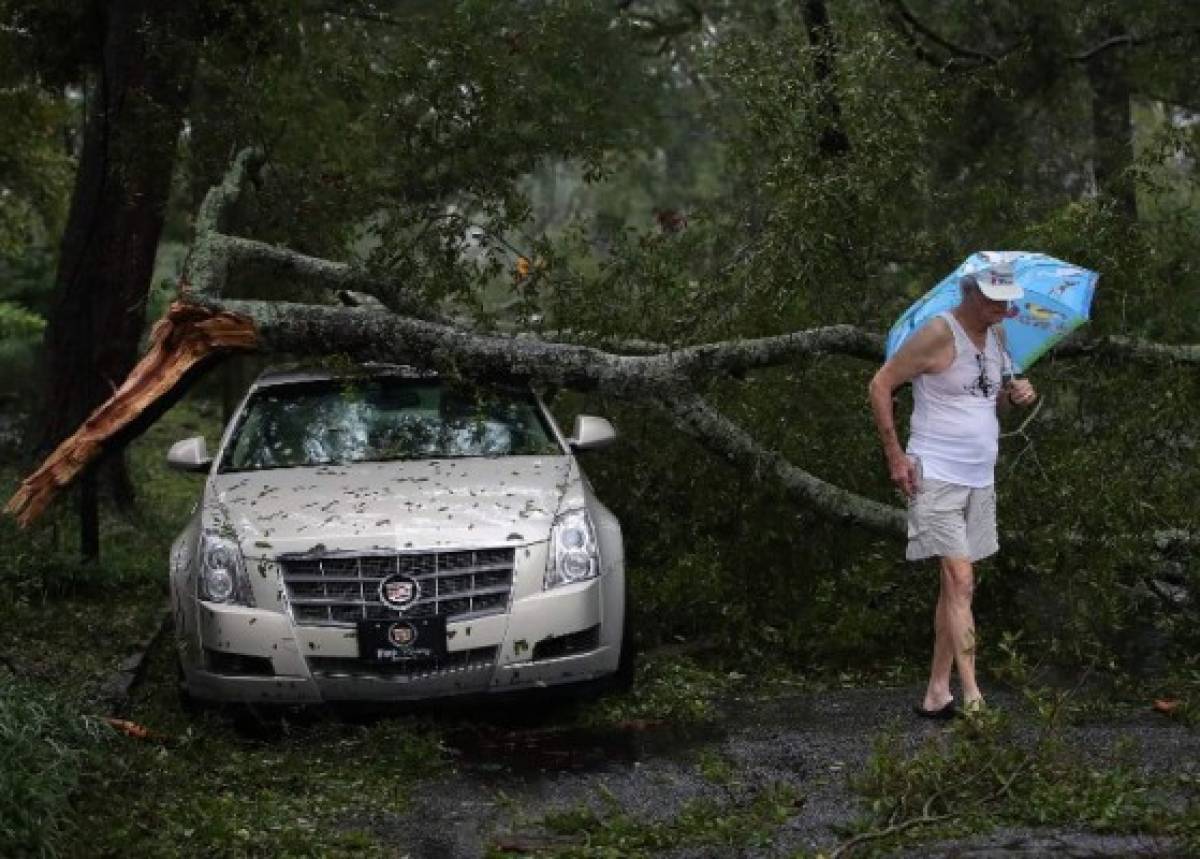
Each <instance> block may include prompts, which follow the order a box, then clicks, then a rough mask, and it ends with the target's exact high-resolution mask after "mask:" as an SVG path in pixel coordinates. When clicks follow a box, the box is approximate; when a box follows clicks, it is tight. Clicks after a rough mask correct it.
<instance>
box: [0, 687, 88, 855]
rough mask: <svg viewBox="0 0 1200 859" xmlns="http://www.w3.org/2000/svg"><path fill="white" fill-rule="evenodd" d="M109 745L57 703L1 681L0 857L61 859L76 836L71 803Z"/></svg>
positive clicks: (58, 700) (67, 707)
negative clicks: (62, 849)
mask: <svg viewBox="0 0 1200 859" xmlns="http://www.w3.org/2000/svg"><path fill="white" fill-rule="evenodd" d="M109 740H111V736H110V735H109V731H108V730H107V728H106V727H105V726H104V725H102V724H101V723H100V722H98V721H97V720H95V719H91V718H88V717H85V716H82V715H80V713H78V712H77V711H75V710H74V709H73V708H72V707H71V706H70V705H69V704H66V703H65V702H63V701H62V700H61V698H60V696H58V695H55V694H52V693H47V692H46V691H45V690H44V689H38V688H35V687H34V686H33V685H32V684H30V683H28V682H27V681H23V680H19V679H12V678H3V677H0V855H3V856H23V855H43V856H53V855H56V854H57V853H58V851H59V847H60V845H62V844H64V843H65V842H66V841H67V837H68V836H69V835H71V834H73V833H74V832H75V830H76V824H75V817H74V814H73V812H72V809H71V805H70V797H71V795H72V793H73V792H74V791H76V789H77V788H78V786H79V783H80V780H81V779H82V777H83V770H84V768H85V766H87V765H88V763H89V761H93V760H96V759H98V758H99V757H100V754H101V751H102V749H103V747H104V745H105V743H106V742H107V741H109Z"/></svg>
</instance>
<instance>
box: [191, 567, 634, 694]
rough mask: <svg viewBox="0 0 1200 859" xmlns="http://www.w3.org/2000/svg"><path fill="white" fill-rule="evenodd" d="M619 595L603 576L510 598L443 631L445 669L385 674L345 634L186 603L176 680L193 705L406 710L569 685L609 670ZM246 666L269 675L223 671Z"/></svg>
mask: <svg viewBox="0 0 1200 859" xmlns="http://www.w3.org/2000/svg"><path fill="white" fill-rule="evenodd" d="M622 586H623V583H622V582H620V581H619V580H618V578H617V577H615V576H613V575H611V574H607V573H606V574H604V575H602V576H601V577H600V578H598V579H593V580H592V581H589V582H584V583H581V584H578V585H569V586H566V587H562V588H556V589H554V590H551V591H545V592H537V593H533V594H528V595H525V596H521V595H520V593H519V592H518V593H514V597H513V600H512V603H511V607H510V611H509V612H507V613H504V614H494V615H489V616H486V617H478V618H474V619H470V620H463V621H456V622H452V623H449V624H448V625H447V639H448V640H447V649H448V650H449V658H448V659H447V660H444V661H439V662H436V663H433V664H430V663H414V664H412V665H405V664H398V665H385V666H380V665H375V664H372V663H367V662H363V661H361V660H359V658H358V655H359V654H358V635H357V632H356V631H355V630H354V629H353V628H347V627H328V626H326V627H317V626H297V625H294V624H293V622H292V620H291V617H290V616H289V615H288V614H287V613H286V611H278V610H272V609H254V608H245V607H241V606H227V605H219V604H214V603H209V602H205V601H203V600H199V599H196V598H194V597H187V598H184V601H185V603H190V605H185V606H182V607H181V608H182V609H183V610H182V611H180V612H177V617H178V616H179V615H184V616H187V615H190V618H189V619H194V621H195V623H194V626H193V625H192V624H186V623H185V626H184V631H183V634H182V636H181V641H180V644H181V653H182V654H183V659H182V662H183V667H184V673H185V677H186V680H187V684H188V691H189V693H190V694H191V695H193V696H195V697H197V698H201V699H205V700H214V701H227V702H253V703H277V704H305V703H317V702H321V701H372V702H388V701H411V700H418V699H424V698H438V697H446V696H452V695H466V694H475V693H487V692H507V691H514V690H519V689H529V688H538V687H546V686H553V685H558V684H565V683H577V682H582V681H586V680H591V679H596V678H599V677H602V676H604V675H607V674H611V673H612V672H614V671H615V670H616V668H617V663H618V659H619V651H620V622H619V620H620V617H619V616H620V613H621V611H622V610H623V606H622V605H621V604H620V603H614V599H619V598H620V589H621V588H622ZM606 615H607V616H608V617H607V619H608V621H609V622H608V623H606V622H605V621H606ZM188 627H190V629H189V628H188ZM214 654H216V655H219V656H221V657H222V658H221V659H220V660H214V658H213V655H214ZM225 657H230V658H225ZM243 657H245V658H248V660H246V659H242V658H243ZM249 660H253V661H254V662H256V663H258V664H261V665H263V666H266V665H267V664H268V660H269V666H270V668H269V672H270V673H269V674H268V673H267V671H263V672H261V673H259V674H257V675H248V674H239V673H231V671H230V670H229V666H234V668H235V669H236V666H237V665H238V664H240V663H241V662H244V661H249ZM218 661H219V662H220V663H221V665H222V668H221V669H220V670H215V669H216V666H215V665H214V663H215V662H218Z"/></svg>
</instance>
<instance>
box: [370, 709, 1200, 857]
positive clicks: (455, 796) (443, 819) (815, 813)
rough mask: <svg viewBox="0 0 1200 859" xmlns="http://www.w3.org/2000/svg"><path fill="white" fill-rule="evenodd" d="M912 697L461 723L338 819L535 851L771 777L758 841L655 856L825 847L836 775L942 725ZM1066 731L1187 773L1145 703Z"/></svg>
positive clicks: (437, 848)
mask: <svg viewBox="0 0 1200 859" xmlns="http://www.w3.org/2000/svg"><path fill="white" fill-rule="evenodd" d="M918 692H919V690H918V689H917V688H916V687H909V688H877V689H848V690H834V691H828V692H820V693H818V692H805V693H797V694H791V695H786V696H782V697H772V698H769V699H765V700H751V699H745V698H743V699H733V700H729V701H727V702H725V704H724V706H723V713H722V716H721V718H720V720H719V721H718V723H717V724H715V725H713V726H709V727H707V728H705V729H702V730H692V731H687V732H680V731H677V730H675V729H673V728H672V727H671V726H670V725H667V724H663V723H656V722H636V721H635V722H629V723H626V724H623V725H618V726H616V727H614V728H611V729H605V730H583V729H556V728H552V727H546V726H545V724H539V720H538V718H537V716H536V715H534V716H532V717H528V718H527V719H526V720H525V721H524V723H522V720H521V719H518V720H516V721H515V722H513V721H512V720H505V719H501V720H499V721H498V722H497V721H492V720H486V721H479V722H475V723H468V724H469V727H466V728H463V729H461V730H458V731H455V732H452V733H450V734H449V735H448V737H447V739H446V742H447V745H448V746H449V748H450V751H451V754H452V755H453V756H454V758H455V760H456V766H455V767H454V769H453V771H452V772H451V773H450V774H448V775H445V776H443V777H441V778H438V779H436V780H434V781H432V782H427V783H423V784H422V787H421V790H420V795H419V797H418V798H417V799H415V801H414V802H413V804H412V806H411V807H410V809H409V810H408V811H407V812H406V813H403V814H392V815H386V816H383V817H376V818H372V819H370V820H362V819H357V820H347V821H346V825H347V826H348V827H353V828H361V829H366V830H369V831H371V832H373V833H374V834H375V835H376V836H377V837H379V838H380V839H381V840H382V841H384V843H386V844H388V845H390V846H391V847H392V849H394V850H395V855H396V856H398V857H404V856H407V857H412V859H440V857H448V858H449V857H453V859H458V857H477V856H484V855H485V854H486V853H487V851H488V849H489V847H494V846H495V845H497V844H507V845H526V846H527V849H528V851H529V852H530V854H531V855H535V854H536V853H537V852H538V849H537V848H539V847H542V848H548V847H552V846H554V845H555V844H556V843H558V842H559V840H561V839H557V840H556V838H555V836H553V835H552V834H550V833H547V832H545V831H544V830H543V829H542V828H541V827H540V826H539V822H540V821H541V820H542V819H543V818H544V817H545V815H547V814H548V813H551V812H555V811H567V810H572V809H576V808H581V807H583V808H589V809H592V810H593V811H595V812H596V813H597V814H599V815H604V814H611V813H612V812H613V810H614V809H620V810H621V811H622V812H623V813H625V814H627V815H629V816H630V817H632V818H635V819H637V820H642V821H655V820H669V819H672V818H674V817H675V816H677V815H678V814H679V813H680V811H681V810H682V809H683V808H684V807H685V806H686V805H687V804H688V803H689V802H691V801H693V800H697V799H708V800H712V801H715V802H717V803H725V804H728V803H731V802H732V803H737V802H739V801H745V800H746V799H747V798H748V797H749V796H751V795H752V794H753V793H755V792H756V791H758V790H760V789H761V788H763V787H765V786H767V785H770V784H772V783H784V784H787V785H790V786H791V787H792V788H794V790H795V792H796V793H797V794H798V796H799V797H800V799H799V800H798V802H797V807H796V811H795V814H794V815H792V816H791V817H790V818H789V819H788V820H787V821H786V822H785V823H784V824H783V825H782V826H780V827H779V828H778V830H777V832H776V833H775V835H774V837H773V838H772V841H771V843H770V845H769V846H766V847H756V848H753V849H742V850H737V851H733V852H730V850H729V849H728V848H725V849H717V848H711V847H709V848H696V849H687V850H674V851H671V852H669V853H664V854H662V855H668V856H671V857H678V859H681V857H691V856H697V857H699V856H725V855H738V856H754V857H776V856H780V857H782V856H790V855H794V854H795V853H797V852H804V851H817V850H823V851H826V852H827V851H829V850H831V849H832V848H834V847H835V846H836V845H837V844H838V843H840V842H841V841H842V840H843V839H844V838H845V831H844V827H846V826H847V825H848V824H850V823H851V822H852V821H853V820H854V819H855V818H856V816H858V815H859V814H860V813H861V811H862V807H861V805H860V804H859V800H858V798H857V797H856V796H855V795H854V794H853V793H852V792H851V791H850V789H849V787H848V776H849V775H850V774H851V773H854V772H856V771H858V770H860V769H861V767H862V766H863V764H864V763H865V762H866V760H867V759H868V757H869V756H870V754H871V751H872V744H873V742H874V741H875V739H876V738H877V737H878V736H879V735H880V734H881V733H882V732H883V731H885V730H886V729H889V728H890V729H893V730H894V736H895V738H896V742H898V743H899V744H901V746H902V747H904V748H905V749H913V748H916V747H917V746H919V745H920V744H921V743H923V742H924V741H925V740H927V739H929V738H930V737H932V736H935V735H936V734H938V733H939V732H941V731H945V730H946V726H945V723H939V722H931V721H927V720H921V719H917V718H916V717H914V716H913V715H911V709H910V708H911V704H912V702H913V701H915V700H916V699H917V695H918ZM990 700H991V701H992V703H993V705H995V706H998V707H1003V708H1006V709H1008V710H1009V712H1013V713H1015V714H1019V712H1020V704H1019V702H1018V701H1016V700H1015V699H1013V698H1011V697H1006V696H1005V695H1003V694H993V695H992V696H991V699H990ZM1018 723H1019V724H1023V722H1022V721H1021V720H1019V721H1018ZM1021 730H1024V729H1023V728H1022V729H1021ZM1032 730H1033V729H1032V727H1030V728H1029V731H1030V733H1031V734H1032ZM1066 737H1067V739H1068V740H1069V741H1070V742H1071V743H1072V744H1073V745H1074V746H1077V747H1078V748H1079V749H1080V753H1081V754H1083V755H1085V756H1094V759H1095V761H1096V763H1097V764H1098V765H1103V764H1105V763H1107V762H1111V761H1112V760H1114V759H1116V758H1118V757H1120V758H1121V759H1122V760H1128V759H1129V758H1130V755H1132V756H1133V759H1134V760H1135V761H1136V763H1137V766H1138V767H1139V768H1140V769H1141V770H1142V771H1143V772H1144V773H1146V774H1151V775H1154V774H1158V775H1170V776H1176V775H1180V774H1184V773H1191V774H1192V775H1200V734H1198V733H1196V732H1191V731H1189V730H1187V729H1186V728H1185V727H1183V726H1182V725H1180V724H1178V723H1177V722H1173V721H1171V720H1169V719H1167V718H1165V717H1163V716H1161V715H1159V714H1156V713H1153V712H1151V711H1150V710H1149V708H1147V709H1146V711H1144V712H1136V713H1127V714H1125V715H1120V716H1117V717H1113V718H1108V719H1105V720H1103V721H1096V722H1095V723H1091V724H1084V725H1075V726H1072V727H1070V728H1069V729H1067V732H1066ZM714 760H716V761H720V762H722V763H721V767H722V773H723V775H722V776H721V777H720V778H716V779H714V778H712V773H711V772H709V773H708V777H706V775H705V766H704V765H703V764H704V762H705V761H709V762H711V761H714ZM1171 851H1172V845H1169V844H1164V843H1160V842H1156V841H1154V840H1152V839H1147V838H1144V837H1141V836H1138V837H1123V836H1122V837H1114V836H1100V835H1096V834H1092V833H1088V832H1086V831H1081V830H1069V829H1044V830H1037V831H1033V830H1024V829H1006V830H1002V831H996V832H992V833H989V834H988V835H986V836H981V837H979V838H976V839H972V840H971V841H969V842H959V843H955V844H940V845H932V846H926V847H923V848H922V849H921V850H919V851H916V852H906V853H900V854H897V855H903V856H914V857H915V856H971V857H985V856H1038V855H1056V856H1164V855H1172V852H1171ZM1176 855H1178V854H1176Z"/></svg>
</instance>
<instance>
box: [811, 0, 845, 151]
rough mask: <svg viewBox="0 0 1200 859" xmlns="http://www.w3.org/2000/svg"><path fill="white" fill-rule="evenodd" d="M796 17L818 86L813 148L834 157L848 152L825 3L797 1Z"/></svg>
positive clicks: (831, 28) (830, 28)
mask: <svg viewBox="0 0 1200 859" xmlns="http://www.w3.org/2000/svg"><path fill="white" fill-rule="evenodd" d="M800 14H801V16H802V17H803V18H804V28H805V30H807V31H808V43H809V44H810V45H811V46H812V48H813V50H814V51H815V54H814V56H813V77H815V78H816V80H817V87H818V95H817V98H818V102H817V105H818V108H817V109H818V112H819V115H820V122H821V131H820V137H819V138H818V141H817V146H818V148H819V149H820V152H821V154H822V155H824V156H826V157H836V156H839V155H845V154H846V153H847V152H849V151H850V138H849V137H847V136H846V129H845V127H844V125H843V123H842V105H841V103H840V102H839V101H838V97H837V90H836V88H835V81H834V76H835V74H836V73H837V40H836V39H835V38H834V33H833V27H832V26H831V25H830V23H829V8H828V7H827V6H826V5H825V0H801V2H800Z"/></svg>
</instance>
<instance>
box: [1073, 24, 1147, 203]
mask: <svg viewBox="0 0 1200 859" xmlns="http://www.w3.org/2000/svg"><path fill="white" fill-rule="evenodd" d="M1109 35H1117V33H1116V30H1115V29H1114V28H1113V27H1112V26H1110V27H1109ZM1128 63H1129V58H1128V51H1127V50H1111V51H1100V52H1098V53H1095V54H1094V55H1093V56H1092V57H1091V58H1090V59H1089V60H1088V61H1087V66H1086V68H1087V78H1088V83H1089V84H1090V85H1091V90H1092V173H1093V176H1094V177H1095V180H1096V189H1097V190H1098V191H1099V192H1100V193H1102V194H1105V195H1107V196H1108V197H1111V198H1112V199H1113V200H1114V201H1115V202H1116V204H1117V206H1118V208H1119V209H1120V211H1121V212H1122V213H1123V214H1125V215H1126V216H1128V217H1129V218H1136V217H1137V195H1136V190H1135V188H1134V183H1133V177H1132V176H1130V175H1129V167H1130V166H1132V164H1133V159H1134V152H1133V112H1132V107H1131V105H1130V99H1131V97H1132V95H1133V92H1132V88H1131V86H1130V83H1129V73H1128V69H1127V66H1128Z"/></svg>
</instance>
